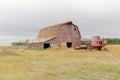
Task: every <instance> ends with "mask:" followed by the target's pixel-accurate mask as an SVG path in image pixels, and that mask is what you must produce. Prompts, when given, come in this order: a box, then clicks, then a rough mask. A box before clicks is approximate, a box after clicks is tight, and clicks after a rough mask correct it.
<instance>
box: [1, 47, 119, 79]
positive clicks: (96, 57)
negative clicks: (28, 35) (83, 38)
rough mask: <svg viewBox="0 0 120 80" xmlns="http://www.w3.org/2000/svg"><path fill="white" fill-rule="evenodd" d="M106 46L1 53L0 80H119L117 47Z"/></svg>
mask: <svg viewBox="0 0 120 80" xmlns="http://www.w3.org/2000/svg"><path fill="white" fill-rule="evenodd" d="M106 47H107V49H108V51H107V52H106V51H96V50H93V51H85V50H73V49H72V48H71V49H67V48H66V49H60V48H59V49H58V48H57V49H46V50H25V51H24V52H23V51H17V52H15V50H13V51H11V52H10V53H2V52H1V53H0V80H120V45H108V46H106ZM1 49H2V48H1Z"/></svg>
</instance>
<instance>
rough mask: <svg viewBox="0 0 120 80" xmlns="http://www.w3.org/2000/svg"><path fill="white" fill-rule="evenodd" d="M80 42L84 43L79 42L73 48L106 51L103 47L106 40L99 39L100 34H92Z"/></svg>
mask: <svg viewBox="0 0 120 80" xmlns="http://www.w3.org/2000/svg"><path fill="white" fill-rule="evenodd" d="M81 42H82V43H84V45H82V44H81V45H80V46H75V47H74V49H75V50H81V49H86V50H90V51H91V50H92V49H96V50H105V51H107V49H106V48H105V47H104V46H105V45H106V44H107V40H104V39H101V38H100V36H92V38H91V39H90V40H81ZM85 43H89V44H85Z"/></svg>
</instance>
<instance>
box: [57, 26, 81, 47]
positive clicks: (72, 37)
mask: <svg viewBox="0 0 120 80" xmlns="http://www.w3.org/2000/svg"><path fill="white" fill-rule="evenodd" d="M74 28H76V30H75V29H74ZM58 38H59V40H60V43H62V44H63V43H64V44H65V43H66V42H72V46H78V45H80V38H81V37H80V32H79V29H78V27H77V26H74V25H72V24H67V25H63V26H61V28H60V33H59V34H58Z"/></svg>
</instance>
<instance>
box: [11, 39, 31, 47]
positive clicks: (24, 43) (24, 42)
mask: <svg viewBox="0 0 120 80" xmlns="http://www.w3.org/2000/svg"><path fill="white" fill-rule="evenodd" d="M28 42H29V40H24V41H17V42H12V43H11V44H12V45H13V46H23V45H26V44H27V43H28Z"/></svg>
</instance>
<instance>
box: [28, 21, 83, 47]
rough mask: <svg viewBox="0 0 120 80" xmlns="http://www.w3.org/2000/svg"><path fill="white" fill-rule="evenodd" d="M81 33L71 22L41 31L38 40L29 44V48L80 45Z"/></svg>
mask: <svg viewBox="0 0 120 80" xmlns="http://www.w3.org/2000/svg"><path fill="white" fill-rule="evenodd" d="M80 38H81V35H80V32H79V29H78V27H77V26H76V25H75V24H73V23H72V22H71V21H70V22H66V23H61V24H57V25H53V26H49V27H46V28H43V29H41V30H40V32H39V34H38V36H37V38H36V39H34V40H32V41H30V42H28V44H27V47H28V48H57V47H67V48H70V47H74V46H79V45H80Z"/></svg>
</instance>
